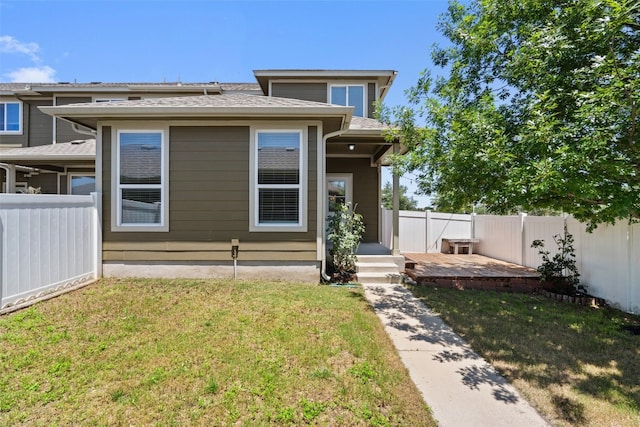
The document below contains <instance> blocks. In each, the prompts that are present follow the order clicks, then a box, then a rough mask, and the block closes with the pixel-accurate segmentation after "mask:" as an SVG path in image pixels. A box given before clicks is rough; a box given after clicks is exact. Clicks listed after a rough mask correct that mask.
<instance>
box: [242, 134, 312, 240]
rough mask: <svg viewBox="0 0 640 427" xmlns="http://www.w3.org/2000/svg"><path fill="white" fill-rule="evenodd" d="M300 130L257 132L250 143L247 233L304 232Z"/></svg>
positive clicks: (303, 141)
mask: <svg viewBox="0 0 640 427" xmlns="http://www.w3.org/2000/svg"><path fill="white" fill-rule="evenodd" d="M305 141H306V140H305V139H304V138H303V132H302V131H301V130H288V129H286V130H270V129H268V130H257V131H256V132H255V135H254V138H253V140H252V147H251V149H252V156H251V174H252V182H253V185H252V188H251V191H252V196H251V218H252V220H251V224H250V230H251V231H306V230H307V224H306V210H305V206H306V202H305V198H306V191H305V187H306V185H305V182H306V181H305V176H306V173H305V168H304V160H303V159H304V152H305V146H306V142H305Z"/></svg>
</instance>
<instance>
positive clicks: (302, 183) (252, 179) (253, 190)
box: [249, 126, 309, 233]
mask: <svg viewBox="0 0 640 427" xmlns="http://www.w3.org/2000/svg"><path fill="white" fill-rule="evenodd" d="M277 132H285V133H297V134H298V135H299V136H300V158H299V167H300V169H299V183H298V184H258V134H260V133H277ZM308 132H309V130H308V127H303V126H291V127H288V126H278V127H268V126H260V127H253V126H252V127H251V137H250V144H249V145H250V155H249V183H250V184H249V231H250V232H300V233H302V232H306V231H307V223H308V221H307V215H308V212H307V211H308V203H307V186H308V166H307V163H308V154H307V153H308ZM294 187H295V188H297V190H298V201H299V205H298V223H297V224H288V223H269V224H261V223H260V222H259V214H260V209H259V208H260V206H259V190H260V188H294Z"/></svg>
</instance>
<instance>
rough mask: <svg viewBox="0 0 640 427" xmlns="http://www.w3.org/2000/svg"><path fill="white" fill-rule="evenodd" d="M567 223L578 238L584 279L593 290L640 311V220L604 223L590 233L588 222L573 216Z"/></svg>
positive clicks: (597, 294) (578, 250)
mask: <svg viewBox="0 0 640 427" xmlns="http://www.w3.org/2000/svg"><path fill="white" fill-rule="evenodd" d="M567 226H568V231H569V233H571V234H573V236H574V239H575V247H576V258H577V263H576V264H577V267H578V271H579V272H580V275H581V277H580V280H581V281H582V282H584V283H585V284H586V285H587V286H588V288H587V290H588V291H589V293H590V294H593V295H596V296H599V297H602V298H605V299H606V300H607V301H610V302H611V303H613V304H614V305H617V306H619V307H620V308H621V309H623V310H625V311H628V312H632V313H640V224H634V225H629V224H626V223H618V224H616V225H613V226H612V225H600V226H598V228H596V229H595V230H594V231H593V232H592V233H587V232H586V230H585V226H584V224H581V223H579V222H578V221H576V220H575V219H573V218H569V219H568V220H567Z"/></svg>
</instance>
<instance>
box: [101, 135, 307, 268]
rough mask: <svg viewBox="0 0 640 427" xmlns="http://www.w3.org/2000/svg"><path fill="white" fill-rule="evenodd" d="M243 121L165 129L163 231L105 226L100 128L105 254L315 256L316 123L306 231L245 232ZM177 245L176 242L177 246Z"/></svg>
mask: <svg viewBox="0 0 640 427" xmlns="http://www.w3.org/2000/svg"><path fill="white" fill-rule="evenodd" d="M249 138H250V128H249V126H233V127H232V126H175V127H171V129H170V135H169V210H170V211H169V230H170V231H169V232H158V233H135V232H131V233H129V232H115V233H114V232H111V231H110V230H111V194H110V191H111V182H110V181H111V172H110V169H111V153H110V147H111V131H110V129H108V128H105V129H104V131H103V151H102V152H103V168H104V182H103V194H104V199H103V200H104V205H103V218H104V227H103V241H104V244H103V255H104V259H105V260H108V261H127V260H129V261H132V260H156V261H189V260H193V261H200V260H212V261H214V260H228V259H229V257H230V250H231V247H230V241H231V239H234V238H235V239H240V242H241V243H240V244H241V248H240V250H241V252H242V259H244V260H251V261H269V260H281V261H286V260H298V261H313V260H315V259H316V246H315V245H316V242H315V239H316V224H317V221H316V200H317V197H316V193H317V191H316V187H317V185H316V183H317V177H316V174H317V154H316V151H317V129H316V128H315V127H310V128H309V156H308V157H309V165H310V168H309V172H308V177H309V179H308V188H309V193H308V199H309V209H308V231H307V232H305V233H250V232H249V166H250V165H249V144H250V140H249ZM178 248H179V249H178Z"/></svg>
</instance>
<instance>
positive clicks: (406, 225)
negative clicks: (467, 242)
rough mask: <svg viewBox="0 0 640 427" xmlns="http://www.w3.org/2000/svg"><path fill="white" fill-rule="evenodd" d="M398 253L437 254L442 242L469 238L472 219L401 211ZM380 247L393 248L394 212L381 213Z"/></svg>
mask: <svg viewBox="0 0 640 427" xmlns="http://www.w3.org/2000/svg"><path fill="white" fill-rule="evenodd" d="M399 214H400V252H405V253H408V252H427V253H433V252H440V251H441V245H442V239H443V238H469V237H470V236H471V228H472V221H471V215H459V214H450V213H440V212H431V211H426V212H422V211H421V212H414V211H400V213H399ZM380 217H381V218H382V239H381V241H382V244H383V245H385V246H386V247H388V248H392V246H393V212H392V211H391V210H387V209H383V210H382V215H381V216H380Z"/></svg>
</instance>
